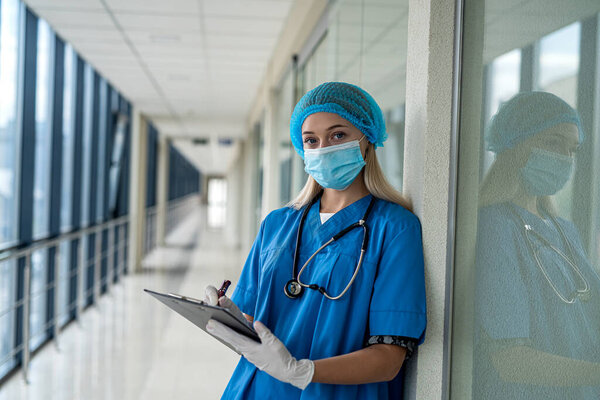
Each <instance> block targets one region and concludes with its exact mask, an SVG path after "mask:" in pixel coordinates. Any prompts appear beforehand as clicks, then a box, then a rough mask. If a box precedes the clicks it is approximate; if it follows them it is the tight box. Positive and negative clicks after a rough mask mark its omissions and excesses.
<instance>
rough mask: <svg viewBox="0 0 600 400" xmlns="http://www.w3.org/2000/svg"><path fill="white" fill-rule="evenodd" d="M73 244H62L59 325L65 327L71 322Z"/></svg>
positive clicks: (59, 273)
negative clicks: (70, 298)
mask: <svg viewBox="0 0 600 400" xmlns="http://www.w3.org/2000/svg"><path fill="white" fill-rule="evenodd" d="M70 274H71V242H70V241H68V240H66V241H63V242H61V243H60V263H59V268H58V282H59V284H58V323H59V326H63V325H64V324H65V323H67V322H68V321H69V305H70V304H69V293H70V286H69V285H70V282H71V275H70Z"/></svg>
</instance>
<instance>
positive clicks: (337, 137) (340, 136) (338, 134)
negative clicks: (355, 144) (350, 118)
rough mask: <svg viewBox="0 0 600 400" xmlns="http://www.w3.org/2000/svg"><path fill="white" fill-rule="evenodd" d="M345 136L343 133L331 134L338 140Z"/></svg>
mask: <svg viewBox="0 0 600 400" xmlns="http://www.w3.org/2000/svg"><path fill="white" fill-rule="evenodd" d="M345 136H346V134H345V133H344V132H336V133H334V134H333V137H334V138H335V139H338V140H339V139H343V138H344V137H345Z"/></svg>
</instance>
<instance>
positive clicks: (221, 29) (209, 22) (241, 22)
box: [204, 17, 282, 37]
mask: <svg viewBox="0 0 600 400" xmlns="http://www.w3.org/2000/svg"><path fill="white" fill-rule="evenodd" d="M204 24H205V32H206V34H207V35H210V34H229V35H231V34H237V35H242V34H243V35H249V36H255V35H256V36H265V35H267V36H269V35H275V37H277V36H279V31H280V30H281V27H282V21H279V20H275V19H264V18H251V19H240V18H221V17H218V18H217V17H214V18H207V19H205V20H204Z"/></svg>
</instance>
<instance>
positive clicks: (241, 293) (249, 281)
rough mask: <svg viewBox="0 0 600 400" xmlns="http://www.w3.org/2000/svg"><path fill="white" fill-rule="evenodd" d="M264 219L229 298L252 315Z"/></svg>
mask: <svg viewBox="0 0 600 400" xmlns="http://www.w3.org/2000/svg"><path fill="white" fill-rule="evenodd" d="M264 225H265V221H263V222H262V223H261V224H260V229H259V231H258V234H257V235H256V239H254V243H253V244H252V248H251V249H250V253H249V254H248V258H246V262H245V263H244V268H243V269H242V274H241V275H240V279H239V281H238V283H237V285H236V286H235V290H234V292H233V295H232V296H231V300H232V301H233V302H234V303H235V304H236V305H237V306H238V308H239V309H240V310H242V312H243V313H245V314H248V315H250V316H251V317H254V313H255V310H256V299H257V297H258V296H257V295H258V282H259V278H260V276H259V274H260V252H261V246H262V240H263V232H264Z"/></svg>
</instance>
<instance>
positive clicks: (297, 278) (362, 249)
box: [285, 191, 375, 300]
mask: <svg viewBox="0 0 600 400" xmlns="http://www.w3.org/2000/svg"><path fill="white" fill-rule="evenodd" d="M322 195H323V192H322V191H321V192H320V193H319V194H317V195H316V196H315V197H314V198H313V199H312V200H311V201H310V203H309V204H308V205H307V206H306V208H305V209H304V211H303V212H302V216H301V217H300V223H299V225H298V234H297V236H296V249H295V251H294V264H293V267H292V274H293V275H292V277H293V279H292V280H291V281H289V282H288V283H287V284H286V287H285V294H286V295H287V296H288V297H290V298H297V297H299V296H300V295H301V291H299V293H297V294H293V293H290V292H289V291H288V285H289V284H294V283H297V284H298V285H299V286H300V287H302V288H307V289H313V290H317V291H318V292H319V293H321V294H322V295H323V296H325V297H326V298H328V299H330V300H337V299H339V298H341V297H342V296H343V295H344V294H346V292H347V291H348V289H350V286H352V284H353V283H354V280H355V279H356V277H357V276H358V272H359V271H360V268H361V266H362V263H363V259H364V255H365V253H366V251H367V247H368V245H369V227H368V225H367V223H366V220H367V218H368V216H369V214H370V212H371V209H372V208H373V205H374V203H375V197H373V198H372V199H371V202H370V203H369V206H368V207H367V210H366V211H365V214H364V216H363V218H362V219H361V220H359V221H358V222H355V223H353V224H351V225H349V226H347V227H346V228H344V229H342V230H341V231H340V232H338V233H337V234H335V235H334V236H333V237H332V238H331V239H329V240H328V241H327V242H325V243H324V244H323V245H321V247H319V248H318V249H317V251H315V252H314V253H313V254H312V255H311V256H310V257H309V259H308V260H306V262H305V263H304V265H303V266H302V268H301V269H300V271H298V274H297V275H296V270H297V268H298V257H299V251H298V249H299V248H300V238H301V236H302V228H303V226H304V221H305V220H306V216H307V214H308V211H309V210H310V208H311V207H312V206H313V205H314V204H315V202H316V201H317V200H318V199H319V198H320V197H321V196H322ZM358 227H362V228H363V239H362V243H361V246H360V257H359V260H358V264H357V266H356V268H355V270H354V274H352V278H351V279H350V282H348V285H346V287H345V288H344V290H343V291H342V292H341V293H340V294H339V295H337V296H330V295H329V294H328V293H327V292H326V290H325V288H323V287H320V286H319V285H316V284H305V283H302V282H301V281H300V276H301V275H302V272H304V270H305V269H306V267H307V266H308V264H309V263H310V262H311V261H312V259H313V258H314V257H315V256H316V255H317V254H319V252H320V251H321V250H323V249H324V248H325V247H327V246H329V245H330V244H331V243H333V242H335V241H336V240H338V239H340V238H341V237H343V236H344V235H345V234H347V233H348V232H350V231H351V230H353V229H355V228H358Z"/></svg>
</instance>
